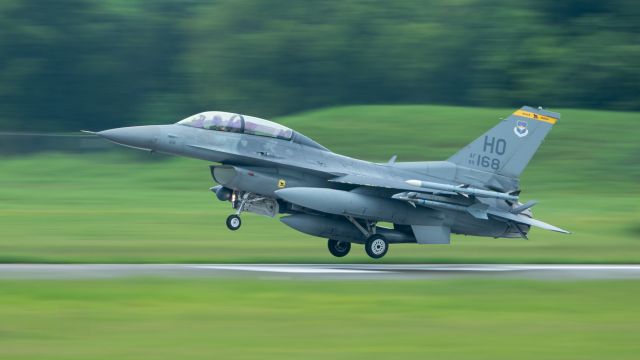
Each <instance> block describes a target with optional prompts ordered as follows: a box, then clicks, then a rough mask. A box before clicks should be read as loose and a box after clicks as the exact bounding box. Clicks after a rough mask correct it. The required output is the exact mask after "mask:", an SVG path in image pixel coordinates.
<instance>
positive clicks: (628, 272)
mask: <svg viewBox="0 0 640 360" xmlns="http://www.w3.org/2000/svg"><path fill="white" fill-rule="evenodd" d="M124 277H162V278H190V277H193V278H196V277H200V278H202V277H212V278H229V277H238V278H259V279H263V278H274V279H330V280H377V279H381V280H384V279H434V278H447V277H483V278H487V277H488V278H522V279H527V278H531V279H545V280H577V279H640V265H520V264H517V265H516V264H513V265H510V264H428V265H389V264H381V265H376V264H72V265H59V264H0V279H100V278H124Z"/></svg>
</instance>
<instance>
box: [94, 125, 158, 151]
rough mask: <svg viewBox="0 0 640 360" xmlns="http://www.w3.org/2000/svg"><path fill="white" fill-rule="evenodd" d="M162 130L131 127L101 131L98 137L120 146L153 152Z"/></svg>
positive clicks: (152, 126) (148, 127) (156, 127)
mask: <svg viewBox="0 0 640 360" xmlns="http://www.w3.org/2000/svg"><path fill="white" fill-rule="evenodd" d="M159 133H160V129H159V128H158V126H156V125H149V126H131V127H123V128H116V129H110V130H105V131H100V132H99V133H97V135H99V136H102V137H103V138H105V139H108V140H111V141H113V142H115V143H118V144H120V145H125V146H130V147H134V148H138V149H144V150H152V149H153V147H154V145H155V143H156V142H157V140H158V135H159Z"/></svg>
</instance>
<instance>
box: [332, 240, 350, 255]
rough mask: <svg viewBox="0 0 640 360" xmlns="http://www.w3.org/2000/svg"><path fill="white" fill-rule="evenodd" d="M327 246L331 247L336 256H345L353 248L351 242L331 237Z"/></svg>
mask: <svg viewBox="0 0 640 360" xmlns="http://www.w3.org/2000/svg"><path fill="white" fill-rule="evenodd" d="M327 246H328V247H329V252H330V253H331V255H333V256H335V257H343V256H345V255H347V254H348V253H349V250H351V243H350V242H347V241H338V240H333V239H329V241H328V242H327Z"/></svg>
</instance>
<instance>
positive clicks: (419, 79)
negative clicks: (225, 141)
mask: <svg viewBox="0 0 640 360" xmlns="http://www.w3.org/2000/svg"><path fill="white" fill-rule="evenodd" d="M639 28H640V3H638V2H637V1H632V0H612V1H606V2H604V1H580V0H567V1H561V2H558V1H555V0H523V1H518V2H513V1H507V0H455V1H452V0H429V1H422V0H400V1H393V2H388V1H375V0H327V1H283V0H268V1H264V0H233V1H231V0H218V1H204V0H187V1H169V0H106V1H105V0H59V1H55V2H46V1H38V0H5V1H2V2H1V3H0V54H1V56H0V129H5V130H6V129H11V130H17V129H23V130H24V129H29V130H78V129H80V128H91V129H104V128H109V127H115V126H118V125H123V124H131V123H153V122H155V123H161V122H170V121H175V120H177V119H180V118H182V117H186V116H187V115H189V114H191V113H194V112H197V111H201V110H208V109H225V110H229V111H237V112H242V113H250V114H256V115H261V116H265V117H270V116H276V115H282V114H288V113H292V112H297V111H301V110H306V109H311V108H317V107H324V106H330V105H344V104H380V103H384V104H389V103H405V104H406V103H439V104H456V105H476V106H477V105H482V106H508V107H514V106H520V105H522V104H530V105H536V106H537V105H545V106H549V107H582V108H606V109H614V110H638V109H640V91H638V90H639V89H640V86H639V85H640V37H639V33H640V32H639Z"/></svg>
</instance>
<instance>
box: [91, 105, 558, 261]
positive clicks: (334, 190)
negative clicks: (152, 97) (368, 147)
mask: <svg viewBox="0 0 640 360" xmlns="http://www.w3.org/2000/svg"><path fill="white" fill-rule="evenodd" d="M559 119H560V114H558V113H555V112H551V111H547V110H543V109H542V108H538V109H536V108H532V107H527V106H525V107H522V108H521V109H520V110H517V111H516V112H514V113H513V114H511V115H510V116H509V117H507V118H506V119H504V120H502V121H500V123H498V124H497V125H496V126H495V127H493V128H492V129H490V130H489V131H487V132H486V133H484V134H483V135H482V136H480V137H479V138H477V139H476V140H474V141H473V142H471V143H470V144H469V145H467V146H466V147H464V148H463V149H462V150H460V151H458V152H457V153H456V154H454V155H453V156H451V157H450V158H449V159H447V160H445V161H423V162H422V161H421V162H397V161H396V156H393V157H392V158H391V159H390V160H389V161H388V162H387V163H372V162H369V161H363V160H358V159H354V158H350V157H347V156H343V155H339V154H336V153H334V152H332V151H330V150H329V149H327V148H326V147H324V146H322V145H320V144H319V143H317V142H315V141H314V140H312V139H311V138H309V137H307V136H305V135H303V134H301V133H299V132H297V131H294V130H292V129H289V128H287V127H285V126H282V125H280V124H277V123H274V122H271V121H267V120H264V119H260V118H256V117H253V116H247V115H240V114H233V113H227V112H220V111H210V112H203V113H200V114H196V115H193V116H190V117H188V118H186V119H184V120H181V121H178V122H177V123H176V124H172V125H150V126H134V127H125V128H117V129H111V130H105V131H101V132H97V133H93V134H96V135H98V136H101V137H104V138H106V139H108V140H111V141H113V142H115V143H118V144H121V145H125V146H129V147H133V148H138V149H144V150H148V151H154V152H160V153H166V154H173V155H179V156H186V157H191V158H196V159H201V160H205V161H208V162H210V163H214V164H213V165H211V166H210V169H211V175H212V176H213V180H215V182H217V183H218V184H220V185H218V186H214V187H212V188H211V191H213V192H214V193H215V195H216V197H217V198H218V199H219V200H221V201H229V202H230V203H231V205H232V208H233V209H234V213H233V214H232V215H230V216H229V217H228V218H227V227H228V228H229V229H230V230H238V229H239V228H240V225H241V220H240V215H241V214H242V213H244V212H251V213H255V214H260V215H266V216H270V217H275V216H276V215H278V214H284V216H282V217H280V221H282V222H283V223H285V224H286V225H288V226H290V227H292V228H294V229H296V230H298V231H301V232H303V233H307V234H310V235H313V236H318V237H322V238H327V239H328V247H329V252H330V253H331V254H332V255H334V256H337V257H342V256H345V255H347V254H348V253H349V251H350V250H351V244H353V243H355V244H364V248H365V251H366V252H367V254H368V255H369V256H370V257H372V258H375V259H377V258H381V257H383V256H384V255H385V254H386V253H387V250H388V249H389V244H399V243H418V244H449V243H450V234H451V233H454V234H465V235H474V236H489V237H494V238H499V237H504V238H525V239H526V238H527V234H528V232H529V230H530V228H531V227H532V226H535V227H539V228H542V229H546V230H552V231H558V232H561V233H568V232H567V231H566V230H563V229H560V228H558V227H555V226H553V225H550V224H547V223H544V222H542V221H539V220H535V219H534V218H533V217H532V212H531V207H533V206H534V205H535V204H536V201H528V202H526V203H524V204H523V203H520V202H519V195H520V181H519V177H520V174H521V173H522V171H523V170H524V169H525V167H526V166H527V164H528V163H529V160H531V158H532V157H533V154H534V153H535V152H536V151H537V149H538V147H539V146H540V144H541V143H542V141H543V140H544V138H545V136H546V135H547V133H549V131H550V130H551V128H552V127H553V125H555V124H556V122H557V121H558V120H559ZM379 222H385V223H390V224H393V225H392V227H383V226H377V224H378V223H379Z"/></svg>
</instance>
